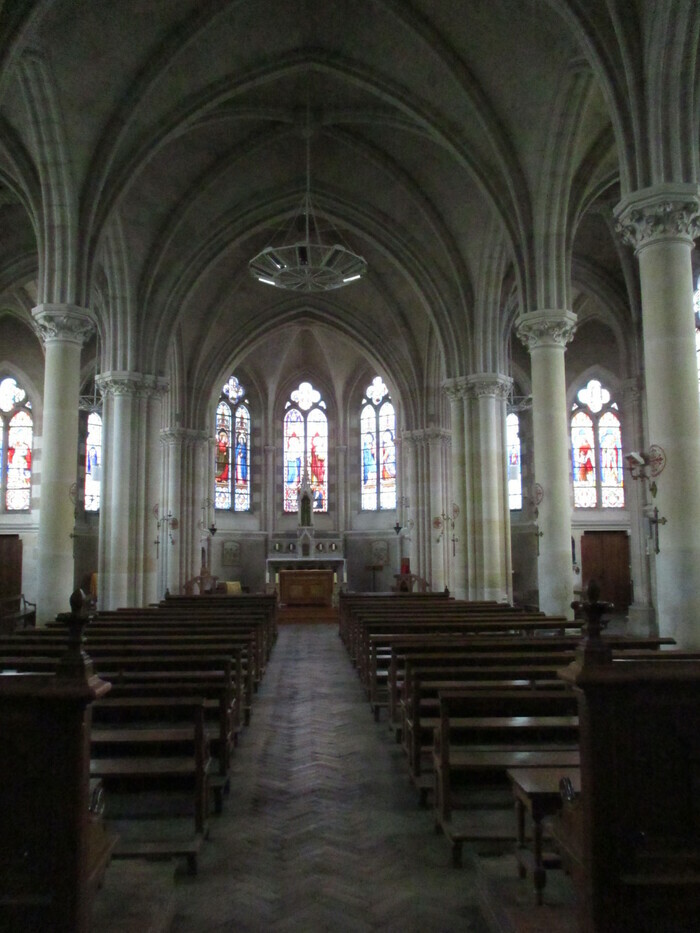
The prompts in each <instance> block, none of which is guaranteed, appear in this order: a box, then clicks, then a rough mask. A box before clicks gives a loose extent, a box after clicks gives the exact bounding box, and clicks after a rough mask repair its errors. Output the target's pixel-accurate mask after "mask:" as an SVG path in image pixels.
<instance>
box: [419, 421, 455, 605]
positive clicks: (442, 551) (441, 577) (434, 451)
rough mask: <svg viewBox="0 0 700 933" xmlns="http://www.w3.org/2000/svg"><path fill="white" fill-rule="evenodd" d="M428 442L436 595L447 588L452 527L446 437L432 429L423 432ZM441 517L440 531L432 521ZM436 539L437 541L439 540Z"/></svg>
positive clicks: (427, 489)
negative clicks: (442, 520)
mask: <svg viewBox="0 0 700 933" xmlns="http://www.w3.org/2000/svg"><path fill="white" fill-rule="evenodd" d="M425 434H426V442H427V454H428V456H427V476H426V478H425V479H426V483H425V487H424V492H425V493H426V494H427V500H428V501H429V502H430V513H429V515H428V534H429V535H430V545H431V547H430V551H431V555H432V560H431V573H430V581H429V582H430V585H431V588H432V589H433V591H435V592H439V591H440V590H444V589H445V587H446V586H447V580H448V573H447V569H448V567H449V562H450V561H451V560H452V528H451V525H450V522H449V519H450V518H451V517H452V503H449V504H448V503H447V496H446V490H445V483H444V474H445V469H444V468H445V451H446V448H447V444H448V443H449V437H448V435H447V434H446V432H445V431H441V430H439V429H438V428H431V429H429V430H428V431H426V432H425ZM443 514H445V515H447V517H448V521H447V522H444V523H443V524H442V526H441V528H440V529H438V528H436V527H435V524H434V523H435V520H436V519H437V518H438V517H441V516H442V515H443ZM438 538H439V540H438Z"/></svg>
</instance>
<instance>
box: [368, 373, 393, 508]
mask: <svg viewBox="0 0 700 933" xmlns="http://www.w3.org/2000/svg"><path fill="white" fill-rule="evenodd" d="M360 438H361V441H360V448H361V453H360V458H361V462H360V502H361V505H362V508H363V509H365V510H367V511H377V510H379V509H395V508H396V413H395V411H394V406H393V405H392V403H391V399H390V398H389V390H388V389H387V387H386V385H385V384H384V381H383V380H382V379H381V377H380V376H375V378H374V380H373V381H372V384H371V385H369V386H368V387H367V389H366V390H365V397H364V398H363V400H362V408H361V411H360Z"/></svg>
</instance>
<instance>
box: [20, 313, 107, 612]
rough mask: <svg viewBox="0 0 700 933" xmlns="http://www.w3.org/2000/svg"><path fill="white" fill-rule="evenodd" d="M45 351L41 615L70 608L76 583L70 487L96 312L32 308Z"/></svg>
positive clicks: (72, 509)
mask: <svg viewBox="0 0 700 933" xmlns="http://www.w3.org/2000/svg"><path fill="white" fill-rule="evenodd" d="M32 317H33V318H34V324H35V327H36V330H37V333H38V334H39V337H40V338H41V340H42V341H43V343H44V348H45V351H46V359H45V369H44V416H43V429H42V444H41V493H40V506H39V540H38V561H37V565H38V580H37V621H39V622H46V621H49V620H51V619H53V618H55V616H56V613H58V612H65V611H66V610H67V608H68V597H69V596H70V594H71V593H72V592H73V589H74V584H75V581H74V562H73V541H72V538H71V532H72V531H73V526H74V522H75V514H74V505H73V502H72V500H71V490H72V487H74V485H75V483H76V481H77V459H78V458H77V450H78V398H79V392H80V351H81V348H82V346H83V344H84V343H85V341H86V340H87V339H88V338H89V336H90V335H91V333H92V332H93V330H94V326H95V325H94V318H93V315H92V313H91V312H90V311H88V310H87V309H86V308H79V307H77V306H76V305H63V304H61V305H57V304H40V305H37V307H36V308H34V309H33V310H32Z"/></svg>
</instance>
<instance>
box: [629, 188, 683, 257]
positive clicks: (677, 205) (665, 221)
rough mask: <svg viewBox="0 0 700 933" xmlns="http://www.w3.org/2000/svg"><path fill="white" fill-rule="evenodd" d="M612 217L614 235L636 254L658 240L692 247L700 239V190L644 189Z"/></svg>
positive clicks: (636, 193)
mask: <svg viewBox="0 0 700 933" xmlns="http://www.w3.org/2000/svg"><path fill="white" fill-rule="evenodd" d="M613 213H614V217H615V232H616V233H617V235H618V236H619V237H620V239H621V240H622V242H623V243H625V244H627V245H628V246H631V247H633V249H634V251H635V253H639V252H640V250H642V249H644V248H645V247H646V246H649V245H650V244H652V243H655V242H657V241H658V240H681V241H682V242H684V243H688V244H690V245H691V246H692V245H693V243H694V242H695V240H696V239H697V237H698V236H699V235H700V189H699V188H698V186H697V185H672V184H669V185H657V186H655V187H653V188H645V189H643V190H641V191H637V192H635V193H634V194H632V195H630V196H629V197H627V198H624V200H622V201H621V202H620V203H619V204H618V205H617V207H616V208H615V210H614V212H613Z"/></svg>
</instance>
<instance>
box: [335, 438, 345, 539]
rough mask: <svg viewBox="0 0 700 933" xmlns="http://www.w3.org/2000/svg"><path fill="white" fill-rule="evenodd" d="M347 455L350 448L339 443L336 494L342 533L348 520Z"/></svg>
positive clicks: (339, 527)
mask: <svg viewBox="0 0 700 933" xmlns="http://www.w3.org/2000/svg"><path fill="white" fill-rule="evenodd" d="M347 455H348V448H347V447H346V446H345V445H344V444H338V446H337V447H336V448H335V456H336V473H335V475H336V489H337V491H338V494H337V496H336V501H337V503H338V513H337V514H338V517H337V519H336V527H337V528H338V530H339V531H340V533H341V534H342V533H343V532H344V531H345V524H346V522H347V515H348V512H347V498H348V496H347V490H348V474H347Z"/></svg>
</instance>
